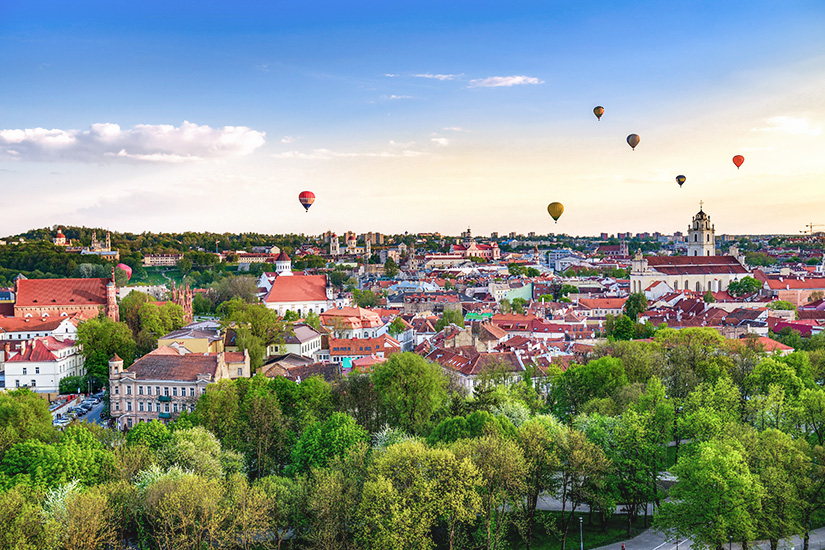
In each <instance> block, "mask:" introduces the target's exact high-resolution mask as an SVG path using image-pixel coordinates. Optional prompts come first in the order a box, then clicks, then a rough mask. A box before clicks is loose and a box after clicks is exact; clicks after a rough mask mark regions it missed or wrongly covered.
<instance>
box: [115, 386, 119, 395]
mask: <svg viewBox="0 0 825 550" xmlns="http://www.w3.org/2000/svg"><path fill="white" fill-rule="evenodd" d="M119 393H120V386H115V395H118V394H119Z"/></svg>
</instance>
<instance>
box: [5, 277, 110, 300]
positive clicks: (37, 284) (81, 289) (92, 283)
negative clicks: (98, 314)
mask: <svg viewBox="0 0 825 550" xmlns="http://www.w3.org/2000/svg"><path fill="white" fill-rule="evenodd" d="M109 282H110V279H20V281H19V282H18V285H19V286H18V289H17V302H16V304H15V305H16V306H19V307H31V306H58V305H59V306H79V305H89V304H99V305H103V306H105V305H106V285H107V284H108V283H109Z"/></svg>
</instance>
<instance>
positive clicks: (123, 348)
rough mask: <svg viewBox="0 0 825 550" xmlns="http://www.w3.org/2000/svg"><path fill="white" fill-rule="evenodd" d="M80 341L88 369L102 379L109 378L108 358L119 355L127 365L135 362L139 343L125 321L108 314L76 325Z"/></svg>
mask: <svg viewBox="0 0 825 550" xmlns="http://www.w3.org/2000/svg"><path fill="white" fill-rule="evenodd" d="M77 341H78V343H79V344H80V345H81V347H82V350H83V351H82V354H83V358H84V361H85V367H86V371H87V372H88V373H90V374H92V375H94V376H95V377H96V378H98V379H99V380H105V381H107V382H108V380H109V359H111V358H112V357H113V356H114V355H118V356H119V357H120V358H121V359H123V364H124V366H127V367H128V366H129V365H131V364H132V361H134V358H135V351H136V348H137V346H136V344H135V340H134V338H133V337H132V331H131V330H129V327H128V326H127V325H126V323H115V322H114V321H112V320H111V319H109V318H108V317H102V318H95V319H88V320H86V321H83V322H82V323H80V325H79V326H78V327H77Z"/></svg>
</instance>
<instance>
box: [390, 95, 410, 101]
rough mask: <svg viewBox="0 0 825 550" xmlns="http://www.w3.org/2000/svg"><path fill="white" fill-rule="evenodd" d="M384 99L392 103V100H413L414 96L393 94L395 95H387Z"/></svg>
mask: <svg viewBox="0 0 825 550" xmlns="http://www.w3.org/2000/svg"><path fill="white" fill-rule="evenodd" d="M383 98H384V99H387V100H390V101H391V100H394V99H412V98H413V96H411V95H395V94H393V95H385V96H383Z"/></svg>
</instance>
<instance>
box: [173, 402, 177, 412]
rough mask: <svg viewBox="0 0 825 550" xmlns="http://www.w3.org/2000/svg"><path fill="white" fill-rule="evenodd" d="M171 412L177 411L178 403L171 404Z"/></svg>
mask: <svg viewBox="0 0 825 550" xmlns="http://www.w3.org/2000/svg"><path fill="white" fill-rule="evenodd" d="M172 412H175V413H176V412H178V404H177V403H175V404H173V405H172Z"/></svg>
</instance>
